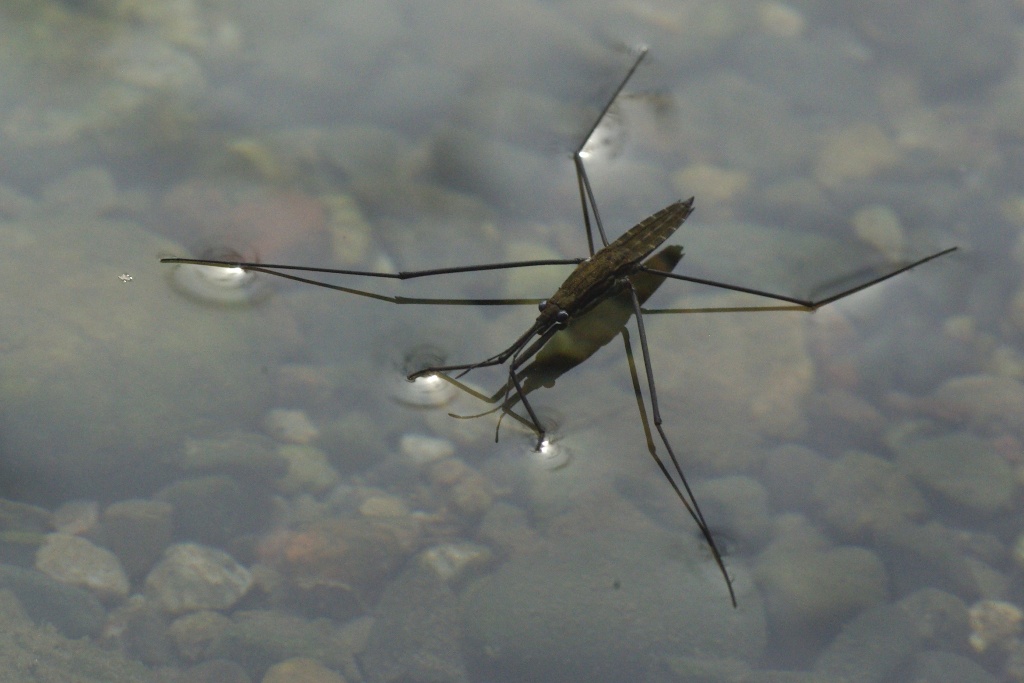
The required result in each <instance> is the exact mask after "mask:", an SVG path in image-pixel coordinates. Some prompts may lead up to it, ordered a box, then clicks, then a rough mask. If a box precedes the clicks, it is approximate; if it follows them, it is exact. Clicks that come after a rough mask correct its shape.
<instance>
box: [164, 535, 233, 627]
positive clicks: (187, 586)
mask: <svg viewBox="0 0 1024 683" xmlns="http://www.w3.org/2000/svg"><path fill="white" fill-rule="evenodd" d="M250 585H252V575H251V574H250V573H249V570H247V569H246V568H245V567H243V566H241V565H240V564H238V563H237V562H236V561H235V560H234V558H232V557H231V556H230V555H228V554H227V553H225V552H224V551H222V550H217V549H216V548H208V547H206V546H201V545H198V544H196V543H179V544H177V545H172V546H171V547H169V548H168V549H167V550H166V551H165V552H164V558H163V559H162V560H161V561H160V563H159V564H158V565H157V566H156V567H154V568H153V571H151V572H150V573H149V576H147V577H146V592H147V593H149V594H150V595H151V596H153V597H154V598H156V599H157V600H159V601H160V604H161V605H163V607H164V609H166V610H167V611H168V612H170V613H171V614H184V613H185V612H195V611H198V610H203V609H209V610H218V609H227V608H228V607H231V606H232V605H234V604H235V603H236V602H237V601H238V600H239V598H241V597H242V596H243V595H245V593H246V591H248V590H249V586H250Z"/></svg>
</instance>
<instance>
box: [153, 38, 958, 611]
mask: <svg viewBox="0 0 1024 683" xmlns="http://www.w3.org/2000/svg"><path fill="white" fill-rule="evenodd" d="M645 54H646V50H642V51H640V52H639V54H638V55H637V57H636V60H635V61H634V63H633V65H632V67H631V68H630V69H629V72H628V73H627V74H626V76H625V77H624V78H623V79H622V80H621V82H620V83H619V84H618V87H617V88H616V89H615V91H614V92H613V93H612V95H611V97H610V98H609V99H608V100H607V102H606V103H605V106H604V108H603V109H602V110H601V112H600V114H599V116H598V117H597V119H596V120H595V121H594V124H593V125H592V126H591V128H590V130H589V131H588V132H587V134H586V136H585V137H584V138H583V140H582V141H581V142H580V144H579V145H578V146H577V147H576V149H575V151H574V152H573V161H574V164H575V167H576V177H577V183H578V186H579V193H580V202H581V206H582V212H583V219H584V225H585V227H586V231H587V236H588V239H589V241H590V244H591V247H590V251H591V256H590V257H589V258H570V259H545V260H537V261H517V262H512V263H490V264H478V265H470V266H455V267H447V268H434V269H429V270H416V271H402V272H397V273H389V272H375V271H359V270H344V269H333V268H319V267H306V266H291V265H278V264H262V263H249V262H232V261H217V260H206V259H189V258H166V259H162V262H164V263H177V264H190V265H201V266H216V267H228V268H242V269H245V270H248V271H255V272H262V273H267V274H270V275H274V276H277V277H283V278H287V279H291V280H297V281H299V282H305V283H310V284H314V285H318V286H322V287H327V288H331V289H337V290H341V291H347V292H352V291H354V290H350V289H347V288H344V287H339V286H336V285H331V284H328V283H324V282H320V281H317V280H312V279H308V278H305V277H301V276H298V275H295V274H293V272H294V271H299V272H312V273H332V274H340V275H355V276H364V277H376V278H391V279H400V280H406V279H413V278H419V277H428V276H434V275H442V274H447V273H461V272H472V271H485V270H499V269H508V268H526V267H536V266H546V265H575V266H576V268H575V269H574V270H573V271H572V273H570V274H569V276H568V277H567V278H566V279H565V281H564V282H563V283H562V285H561V286H560V287H559V288H558V290H557V291H555V293H554V294H552V296H551V297H550V298H549V299H547V300H546V301H543V302H541V304H540V313H539V315H538V316H537V318H536V320H535V321H534V323H533V324H532V325H531V326H530V327H529V329H527V330H526V331H525V332H524V333H523V334H522V335H521V336H520V337H519V338H517V339H516V340H515V341H514V342H513V343H512V344H511V345H510V346H509V347H508V348H506V349H505V350H503V351H501V352H500V353H498V354H495V355H494V356H491V357H489V358H486V359H484V360H482V361H478V362H475V363H465V364H458V365H440V366H434V367H427V368H422V369H420V370H418V371H416V372H414V373H412V374H411V375H410V376H409V379H410V380H413V379H416V378H419V377H424V376H427V375H435V374H440V373H450V372H455V371H461V372H462V373H463V374H464V373H465V372H468V371H470V370H472V369H474V368H480V367H485V366H495V365H502V364H504V363H506V362H508V363H509V380H508V381H509V383H510V384H511V385H512V386H513V387H514V388H515V392H516V396H515V398H516V399H517V400H518V401H519V402H521V403H522V405H523V407H524V408H525V409H526V412H527V413H528V415H529V421H528V422H527V424H529V425H530V426H532V427H533V429H534V430H535V431H536V434H537V448H538V449H539V448H542V447H544V446H545V443H546V439H545V429H544V426H543V425H542V423H541V421H540V419H539V418H538V417H537V414H536V413H535V412H534V409H533V407H532V406H531V405H530V402H529V400H528V399H527V393H528V392H527V391H524V388H523V384H522V373H521V372H520V371H519V369H520V367H522V366H523V365H524V364H525V363H526V362H527V361H529V360H530V359H531V358H534V357H536V356H538V354H539V353H540V352H541V349H543V348H544V347H545V346H546V345H547V343H548V342H549V341H550V340H551V339H552V337H554V336H555V335H556V334H557V333H558V331H559V330H561V329H563V328H565V327H566V326H567V325H568V324H569V323H570V322H573V321H576V320H578V319H579V318H580V316H582V315H584V314H585V313H587V312H588V311H590V310H591V309H593V308H594V307H595V306H597V305H598V304H600V303H601V302H603V301H606V300H607V299H609V298H611V297H613V296H616V295H628V300H629V302H630V306H631V308H632V315H633V316H634V317H635V318H636V322H637V330H638V332H639V337H640V346H641V350H642V355H643V361H644V367H645V375H646V379H647V387H648V393H649V396H650V405H651V413H652V417H653V424H654V426H655V429H656V430H657V432H658V436H659V439H660V441H661V443H662V445H663V446H664V449H665V451H666V453H667V454H668V457H669V462H670V463H671V468H670V467H669V465H667V464H666V461H665V460H663V459H662V457H661V456H660V455H659V454H658V452H657V449H656V448H654V447H653V445H652V446H651V447H650V448H649V450H650V453H651V456H652V457H653V458H654V461H655V463H656V464H657V467H658V468H659V470H660V471H661V473H662V475H663V476H664V477H665V479H666V480H667V481H668V482H669V484H670V485H671V487H672V489H673V491H674V492H675V494H676V496H677V497H678V498H679V500H680V501H681V502H682V504H683V505H684V506H685V508H686V510H687V512H688V513H689V514H690V516H691V518H692V519H693V520H694V522H695V523H696V524H697V527H698V528H699V530H700V532H701V535H702V536H703V537H704V540H705V541H706V543H707V545H708V547H709V548H710V550H711V554H712V556H713V558H714V560H715V563H716V564H717V566H718V569H719V571H720V573H721V575H722V577H723V579H724V581H725V585H726V587H727V588H728V592H729V598H730V600H731V602H732V604H733V605H734V606H735V605H736V595H735V592H734V590H733V585H732V579H731V578H730V576H729V573H728V571H727V570H726V568H725V563H724V561H723V559H722V555H721V553H720V552H719V549H718V545H717V544H716V542H715V538H714V536H713V535H712V533H711V530H710V527H709V526H708V524H707V522H706V521H705V519H704V515H703V513H702V512H701V509H700V506H699V505H698V504H697V501H696V499H695V498H694V496H693V492H692V491H691V489H690V485H689V482H688V481H687V479H686V476H685V474H684V473H683V469H682V466H681V465H680V463H679V459H678V458H677V456H676V453H675V451H674V450H673V448H672V445H671V443H670V442H669V439H668V435H667V434H666V433H665V430H664V427H663V425H662V422H663V421H662V417H661V412H660V408H659V405H658V396H657V389H656V385H655V379H654V372H653V370H652V366H651V358H650V352H649V350H648V345H647V335H646V332H645V330H644V320H643V313H642V310H641V307H640V306H641V297H640V296H639V295H638V291H637V289H638V288H637V286H636V285H634V283H633V282H632V281H631V279H630V278H631V277H636V276H637V275H638V274H641V273H646V274H650V275H654V276H658V277H663V278H671V279H676V280H684V281H688V282H694V283H698V284H703V285H708V286H712V287H717V288H721V289H728V290H733V291H738V292H744V293H747V294H754V295H757V296H762V297H766V298H769V299H774V300H776V301H782V302H785V303H787V304H791V305H792V306H794V307H796V308H798V309H801V310H806V311H813V310H815V309H817V308H820V307H821V306H824V305H826V304H829V303H832V302H834V301H837V300H839V299H842V298H844V297H847V296H849V295H851V294H853V293H855V292H859V291H861V290H863V289H866V288H867V287H871V286H873V285H875V284H878V283H879V282H882V281H883V280H887V279H889V278H891V277H894V276H896V275H898V274H900V273H902V272H905V271H907V270H909V269H910V268H913V267H915V266H918V265H921V264H923V263H925V262H927V261H931V260H932V259H935V258H938V257H940V256H943V255H945V254H948V253H950V252H952V251H954V250H955V249H956V248H955V247H953V248H949V249H945V250H942V251H938V252H936V253H933V254H931V255H928V256H925V257H924V258H920V259H917V260H914V261H911V262H909V263H902V264H896V265H893V266H891V267H890V269H889V270H888V271H886V272H882V273H881V274H879V275H877V276H871V277H866V278H863V279H862V280H861V281H860V282H856V283H854V284H852V285H850V286H849V287H847V288H845V289H843V290H842V291H840V292H838V293H834V294H831V295H829V296H827V297H825V298H821V299H801V298H798V297H793V296H789V295H787V294H782V293H777V292H770V291H766V290H760V289H754V288H750V287H745V286H741V285H735V284H730V283H727V282H720V281H715V280H707V279H703V278H697V277H692V276H688V275H682V274H677V273H674V272H671V271H669V270H660V269H658V268H653V267H651V266H649V265H646V264H645V263H644V259H645V258H646V257H647V256H649V255H650V254H651V253H652V252H653V251H654V250H655V249H657V248H658V246H659V245H661V244H662V243H663V242H664V241H665V240H666V239H668V238H669V237H670V236H671V235H672V234H673V233H674V232H675V231H676V230H677V229H678V228H679V226H680V225H682V223H683V222H684V221H685V220H686V218H687V217H688V216H689V215H690V214H691V212H692V211H693V199H692V198H691V199H689V200H686V201H677V202H674V203H672V204H670V205H668V206H666V207H665V208H663V209H661V210H660V211H658V212H656V213H654V214H652V215H651V216H649V217H648V218H645V219H644V220H642V221H640V222H639V223H637V224H636V225H635V226H633V227H632V228H630V229H629V230H628V231H626V232H625V233H624V234H623V235H622V236H621V237H619V238H618V239H616V240H615V241H613V242H611V243H609V242H608V240H607V238H606V237H605V234H604V227H603V225H602V223H601V218H600V214H599V213H598V210H597V203H596V200H595V198H594V193H593V191H592V189H591V186H590V181H589V178H588V176H587V172H586V168H585V166H584V164H583V158H584V146H585V145H586V143H587V141H588V140H589V139H590V137H591V135H592V134H593V132H594V130H595V129H596V128H597V126H598V124H599V123H600V122H601V120H602V119H603V118H604V116H605V115H606V114H607V112H608V110H609V108H610V107H611V106H612V103H613V102H614V100H615V99H616V97H617V96H618V94H619V93H620V92H621V90H622V89H623V87H625V85H626V83H627V82H628V80H629V79H630V77H631V76H632V75H633V73H634V72H635V71H636V69H637V68H638V67H639V65H640V63H641V61H642V60H643V58H644V56H645ZM591 215H593V222H594V224H596V227H597V230H598V233H599V235H600V238H601V241H602V244H604V246H603V247H602V248H600V249H598V250H597V251H595V250H594V248H593V237H592V230H591ZM676 249H677V248H676ZM677 260H678V254H677V258H676V259H675V261H677ZM675 261H672V265H674V264H675ZM284 271H290V272H284ZM364 294H365V293H364ZM372 296H374V297H375V298H380V299H385V300H389V301H393V302H396V303H437V301H428V300H416V299H404V298H401V297H384V296H380V295H372ZM480 303H485V302H480ZM506 303H507V301H506ZM505 407H506V408H507V404H506V405H505ZM650 443H651V444H653V442H650Z"/></svg>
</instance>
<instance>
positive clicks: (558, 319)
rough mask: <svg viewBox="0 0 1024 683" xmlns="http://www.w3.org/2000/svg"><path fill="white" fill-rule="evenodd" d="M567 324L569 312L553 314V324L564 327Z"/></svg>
mask: <svg viewBox="0 0 1024 683" xmlns="http://www.w3.org/2000/svg"><path fill="white" fill-rule="evenodd" d="M567 322H569V311H559V312H558V313H556V314H555V323H556V324H558V325H565V324H566V323H567Z"/></svg>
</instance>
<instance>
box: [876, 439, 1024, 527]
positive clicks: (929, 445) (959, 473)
mask: <svg viewBox="0 0 1024 683" xmlns="http://www.w3.org/2000/svg"><path fill="white" fill-rule="evenodd" d="M893 448H894V450H895V451H896V462H897V463H898V464H899V465H900V467H901V468H903V470H904V471H906V472H907V473H908V474H909V475H910V476H911V477H913V478H914V479H916V480H917V481H919V482H920V483H921V484H923V485H924V486H927V487H928V488H930V489H931V490H933V491H935V492H936V493H939V494H941V495H942V496H944V497H945V498H947V499H948V500H950V501H952V502H954V503H957V504H959V505H963V506H964V507H968V508H972V509H974V510H976V511H978V512H982V513H994V512H997V511H999V510H1001V509H1005V508H1006V507H1007V506H1008V505H1009V503H1010V500H1011V498H1012V497H1013V493H1014V490H1015V487H1016V484H1015V479H1014V476H1013V470H1012V468H1011V467H1010V464H1009V463H1008V462H1007V461H1006V459H1005V458H1003V457H1001V456H1000V455H999V454H998V453H996V452H995V449H993V448H992V445H991V443H989V442H988V441H986V440H984V439H981V438H979V437H977V436H974V435H972V434H968V433H954V434H946V435H943V436H937V437H919V438H915V437H910V438H900V439H896V442H895V443H894V444H893Z"/></svg>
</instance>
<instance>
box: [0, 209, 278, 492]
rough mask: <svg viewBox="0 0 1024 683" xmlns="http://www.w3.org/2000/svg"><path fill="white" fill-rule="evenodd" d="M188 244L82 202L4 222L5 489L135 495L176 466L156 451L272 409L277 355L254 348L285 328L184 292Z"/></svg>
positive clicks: (0, 425)
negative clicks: (173, 257)
mask: <svg viewBox="0 0 1024 683" xmlns="http://www.w3.org/2000/svg"><path fill="white" fill-rule="evenodd" d="M180 251H181V249H180V248H178V247H177V246H176V245H174V244H172V243H169V242H166V241H164V240H161V239H158V238H156V237H154V236H152V235H149V234H147V233H146V232H145V231H143V230H142V229H141V228H140V227H139V226H137V225H134V224H131V223H124V222H112V221H101V220H92V219H89V218H83V217H82V216H80V215H79V214H77V213H76V212H75V211H67V212H65V213H61V212H58V211H56V210H54V211H44V212H43V213H41V214H40V215H38V216H37V217H35V218H34V219H32V220H30V221H23V222H18V223H3V224H0V291H2V292H3V296H2V297H0V315H2V316H3V317H4V319H5V320H6V321H7V324H5V325H4V327H3V330H0V344H2V345H3V347H4V348H5V349H6V351H5V353H4V354H3V357H2V358H0V397H2V398H3V410H2V411H0V429H2V431H3V433H4V461H5V467H6V468H7V469H6V472H7V475H6V476H5V483H4V486H5V487H7V488H9V489H10V490H17V492H18V495H19V496H20V497H21V496H23V497H27V496H30V495H36V494H38V495H39V496H40V497H42V499H53V500H56V499H60V500H66V499H67V497H69V494H71V495H78V496H81V497H86V498H103V497H106V496H109V495H110V492H111V491H112V490H117V491H118V494H119V496H121V497H124V493H125V489H129V490H139V489H141V488H142V487H145V486H147V485H151V484H152V479H153V478H154V477H159V476H162V475H163V472H162V471H161V470H160V468H154V467H152V466H151V465H152V464H153V463H152V457H153V455H152V454H153V453H154V452H159V451H160V450H161V449H164V448H168V447H171V446H173V445H175V444H178V443H180V442H181V441H182V440H183V439H184V438H185V437H186V436H187V435H189V434H192V433H195V432H197V431H199V430H200V429H202V428H204V427H207V426H208V425H210V424H217V423H225V422H227V423H236V422H238V421H246V420H249V421H255V420H256V419H257V418H258V416H259V415H260V414H262V411H263V408H264V405H265V403H266V397H267V395H268V389H269V388H268V385H267V382H266V380H265V378H264V377H263V376H262V373H261V372H260V367H261V363H262V362H265V359H264V360H261V359H260V358H259V357H258V355H255V354H253V353H252V348H253V343H254V342H255V343H257V344H259V343H261V342H262V341H265V340H267V339H268V338H269V337H268V333H266V332H262V331H261V328H267V327H272V326H267V325H265V324H263V323H262V322H260V321H259V320H258V319H257V318H258V317H254V316H251V315H248V316H247V315H244V314H242V315H234V314H235V313H237V311H232V310H222V309H215V308H212V307H202V306H196V305H194V304H191V303H189V302H187V301H186V300H185V299H183V298H182V297H180V296H178V295H177V294H175V293H174V292H173V291H172V289H171V288H170V287H169V286H168V282H167V271H166V266H161V265H160V264H159V263H158V261H157V256H158V255H159V254H162V253H179V252H180ZM129 264H130V267H131V268H132V270H133V272H131V273H130V275H132V277H133V279H132V280H131V281H130V282H121V281H120V280H119V279H118V277H117V276H118V274H120V273H123V272H124V271H125V268H126V266H129ZM162 269H163V270H162ZM41 275H44V276H41ZM185 320H187V321H188V322H187V324H182V321H185ZM43 340H45V343H41V342H42V341H43ZM211 377H217V381H215V382H211V381H209V380H210V378H211Z"/></svg>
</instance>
